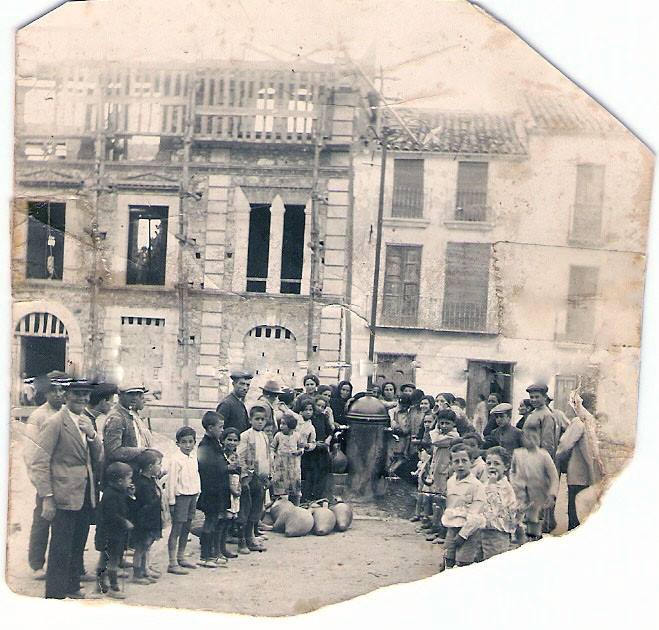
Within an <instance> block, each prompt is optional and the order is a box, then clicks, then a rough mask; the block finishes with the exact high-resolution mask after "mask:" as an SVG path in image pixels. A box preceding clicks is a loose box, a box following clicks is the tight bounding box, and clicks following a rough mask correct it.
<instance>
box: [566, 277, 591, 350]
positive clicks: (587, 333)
mask: <svg viewBox="0 0 659 630" xmlns="http://www.w3.org/2000/svg"><path fill="white" fill-rule="evenodd" d="M598 275H599V270H598V269H597V267H570V283H569V287H568V298H567V318H566V323H565V336H566V338H567V340H569V341H577V342H582V343H588V342H591V341H592V339H593V334H594V332H595V308H594V306H595V299H596V298H597V284H598V282H597V280H598Z"/></svg>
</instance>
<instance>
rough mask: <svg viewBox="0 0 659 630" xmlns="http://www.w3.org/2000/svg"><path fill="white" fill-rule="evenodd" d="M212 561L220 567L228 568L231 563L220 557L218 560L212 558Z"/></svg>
mask: <svg viewBox="0 0 659 630" xmlns="http://www.w3.org/2000/svg"><path fill="white" fill-rule="evenodd" d="M211 560H212V561H213V562H214V563H215V564H216V566H218V567H228V566H229V561H228V560H227V559H226V558H225V557H224V556H218V557H217V558H211Z"/></svg>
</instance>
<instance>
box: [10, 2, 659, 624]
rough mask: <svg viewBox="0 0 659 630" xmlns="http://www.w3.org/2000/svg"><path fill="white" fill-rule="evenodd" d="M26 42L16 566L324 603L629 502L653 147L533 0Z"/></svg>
mask: <svg viewBox="0 0 659 630" xmlns="http://www.w3.org/2000/svg"><path fill="white" fill-rule="evenodd" d="M15 46H16V59H15V64H16V65H15V85H14V103H15V110H14V153H13V160H14V164H13V167H14V170H13V186H14V188H13V196H12V200H11V208H10V211H9V223H10V225H9V231H8V234H7V242H8V245H9V249H10V256H11V271H10V273H11V323H10V326H11V340H10V342H9V343H10V355H11V356H10V361H9V362H8V363H7V366H6V369H7V370H9V373H5V381H6V387H7V389H9V390H10V394H9V399H10V407H11V410H10V417H9V451H8V461H9V487H8V512H7V546H6V573H5V580H6V584H7V586H8V587H9V589H11V591H13V592H14V593H16V594H18V595H21V596H27V597H31V598H41V599H43V598H45V599H55V600H85V601H86V600H94V604H93V605H94V606H97V607H101V606H109V605H115V606H116V605H117V603H119V604H120V605H121V606H150V607H155V608H178V609H188V610H202V611H211V612H218V613H238V614H242V615H253V616H266V617H282V616H288V615H299V614H303V613H308V612H312V611H315V610H318V609H320V608H321V607H324V606H327V605H331V604H337V603H340V602H345V601H349V600H352V599H354V598H356V597H358V596H362V595H366V594H368V593H371V592H373V591H376V590H377V589H381V588H383V587H387V586H390V585H393V584H398V583H411V582H416V581H418V580H422V579H424V578H429V577H431V576H435V575H438V574H441V577H442V579H444V580H451V579H452V578H453V576H456V578H457V576H459V575H460V574H461V572H462V573H463V574H464V572H465V571H467V569H465V568H464V567H467V566H470V565H478V564H480V563H485V564H486V565H487V564H489V562H490V559H492V558H494V557H495V556H500V555H502V554H512V553H518V550H520V551H519V553H522V552H523V551H522V550H523V549H528V547H529V546H530V547H534V546H540V545H544V544H550V543H549V541H552V543H553V544H556V543H560V541H559V540H557V537H563V536H564V535H565V536H572V535H573V534H572V533H571V532H573V530H576V529H577V528H580V526H581V525H582V524H583V523H585V522H586V521H587V520H588V519H589V517H590V516H591V515H593V514H594V513H595V512H596V511H597V510H598V508H599V506H600V504H601V503H603V502H604V503H605V502H606V501H607V496H606V495H607V489H609V488H610V487H611V485H612V484H613V482H614V479H615V478H616V477H617V475H618V474H619V473H620V472H621V471H622V470H623V469H624V468H625V466H626V465H627V464H628V463H629V461H630V460H631V458H632V456H633V453H634V449H635V444H636V419H637V400H638V387H639V369H640V356H641V329H642V314H643V295H644V287H645V267H646V246H647V237H648V225H649V221H650V202H651V193H652V178H653V174H654V155H653V153H652V151H651V149H650V148H649V147H648V146H647V145H646V144H644V142H643V141H642V140H641V139H640V138H639V137H637V136H636V135H635V134H634V133H633V132H632V131H630V130H629V129H628V128H627V127H626V126H625V125H624V124H623V123H622V122H621V121H620V120H618V119H617V118H616V117H615V116H614V115H612V114H611V113H609V111H607V109H605V107H604V106H603V105H602V104H600V103H598V102H597V101H596V100H595V99H594V98H593V97H591V96H590V95H589V94H587V93H586V92H585V91H584V90H582V89H581V88H580V87H579V86H578V85H577V84H576V83H574V82H573V81H571V80H570V79H569V78H568V77H567V76H565V75H564V74H563V73H562V72H561V71H559V70H558V69H557V68H556V67H554V65H552V64H551V63H550V62H549V61H547V60H546V59H544V58H543V57H542V56H541V55H540V54H539V53H538V52H536V50H534V49H533V48H531V47H530V46H529V45H528V44H527V43H526V42H525V41H524V40H522V39H521V38H520V37H519V36H518V35H517V34H515V33H514V32H513V31H512V30H511V29H510V28H508V27H507V26H506V25H504V24H503V23H501V22H499V21H498V20H497V19H495V18H494V17H492V16H491V15H489V14H488V13H487V12H486V11H485V10H484V9H482V8H481V7H478V6H476V5H474V4H472V3H470V2H468V1H467V0H455V1H451V0H437V1H431V0H420V1H418V2H411V1H408V0H403V1H401V2H396V3H393V2H384V1H379V0H364V2H355V1H352V0H330V1H327V2H323V3H308V2H302V1H301V0H282V1H281V2H275V1H274V0H262V1H259V0H237V1H235V0H158V1H156V0H89V1H86V2H66V3H64V4H62V5H61V6H59V7H57V8H54V9H53V10H52V11H49V12H48V13H46V14H44V15H43V16H42V17H40V18H39V19H35V20H34V21H32V22H31V23H29V24H26V25H25V26H23V27H22V28H20V29H19V30H18V31H17V32H16V41H15ZM628 533H629V534H631V532H628ZM621 535H626V534H624V533H622V534H621ZM561 540H562V541H564V540H566V539H565V538H561ZM523 579H524V578H523V576H522V577H520V583H521V582H523ZM263 585H269V586H268V587H267V588H263ZM219 592H221V596H218V593H219ZM409 604H410V606H411V607H415V606H416V605H417V604H416V603H415V602H409ZM63 605H66V604H63ZM69 605H70V606H71V608H70V610H71V611H75V610H76V609H75V608H74V607H73V606H74V604H69ZM506 605H508V604H506ZM510 605H513V603H511V604H510ZM97 610H104V609H103V608H97ZM419 614H420V615H423V614H425V613H422V611H421V609H419ZM410 623H414V624H415V625H416V623H417V622H416V621H415V620H414V617H413V616H411V617H410ZM419 623H421V621H419Z"/></svg>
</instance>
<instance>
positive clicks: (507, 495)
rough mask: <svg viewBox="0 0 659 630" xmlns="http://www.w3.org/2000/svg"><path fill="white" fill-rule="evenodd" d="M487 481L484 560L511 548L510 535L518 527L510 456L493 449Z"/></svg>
mask: <svg viewBox="0 0 659 630" xmlns="http://www.w3.org/2000/svg"><path fill="white" fill-rule="evenodd" d="M485 465H486V467H487V474H488V479H487V481H486V482H485V507H484V508H483V516H484V518H485V526H484V527H483V529H482V530H481V548H482V550H483V560H487V559H488V558H491V557H492V556H496V555H497V554H500V553H503V552H504V551H508V550H509V549H510V536H511V534H513V533H514V532H515V528H516V525H517V518H516V506H517V500H516V499H515V492H514V491H513V487H512V486H511V485H510V482H509V481H508V478H507V477H506V473H507V472H508V469H509V468H510V453H509V452H508V451H507V450H506V449H505V448H503V447H501V446H493V447H492V448H490V449H488V451H487V453H486V455H485Z"/></svg>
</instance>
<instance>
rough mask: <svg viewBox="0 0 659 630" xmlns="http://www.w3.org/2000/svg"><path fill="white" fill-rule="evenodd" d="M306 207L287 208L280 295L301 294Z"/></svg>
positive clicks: (282, 249)
mask: <svg viewBox="0 0 659 630" xmlns="http://www.w3.org/2000/svg"><path fill="white" fill-rule="evenodd" d="M304 218H305V217H304V206H286V211H285V212H284V237H283V242H282V248H281V286H280V287H279V291H280V293H293V294H296V295H299V294H300V290H301V287H302V266H303V262H304Z"/></svg>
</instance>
